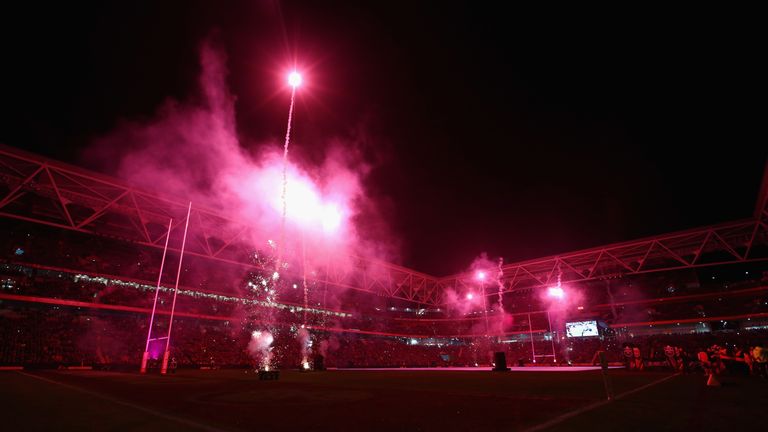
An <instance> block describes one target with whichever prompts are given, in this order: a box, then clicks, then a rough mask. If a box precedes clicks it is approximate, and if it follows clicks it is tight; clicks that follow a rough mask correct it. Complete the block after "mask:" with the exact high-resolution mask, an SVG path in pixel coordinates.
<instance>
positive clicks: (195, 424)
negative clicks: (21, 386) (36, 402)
mask: <svg viewBox="0 0 768 432" xmlns="http://www.w3.org/2000/svg"><path fill="white" fill-rule="evenodd" d="M17 373H19V374H21V375H25V376H28V377H31V378H34V379H38V380H41V381H45V382H47V383H51V384H56V385H59V386H62V387H66V388H68V389H70V390H75V391H78V392H81V393H85V394H87V395H91V396H95V397H97V398H100V399H104V400H107V401H109V402H112V403H115V404H118V405H123V406H127V407H130V408H133V409H137V410H139V411H143V412H145V413H148V414H152V415H154V416H157V417H161V418H163V419H166V420H171V421H174V422H177V423H181V424H183V425H186V426H192V427H195V428H198V429H203V430H206V431H212V432H226V431H225V430H224V429H218V428H215V427H212V426H208V425H204V424H202V423H198V422H195V421H192V420H187V419H185V418H181V417H176V416H173V415H169V414H165V413H162V412H160V411H155V410H153V409H150V408H146V407H143V406H141V405H136V404H133V403H130V402H125V401H121V400H119V399H115V398H112V397H110V396H106V395H103V394H101V393H97V392H94V391H91V390H86V389H84V388H81V387H77V386H74V385H71V384H66V383H63V382H59V381H56V380H52V379H49V378H44V377H41V376H38V375H33V374H30V373H27V372H17Z"/></svg>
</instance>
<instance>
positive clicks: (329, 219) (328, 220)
mask: <svg viewBox="0 0 768 432" xmlns="http://www.w3.org/2000/svg"><path fill="white" fill-rule="evenodd" d="M321 218H322V224H323V231H325V232H326V233H332V232H334V231H336V230H337V229H338V228H339V226H341V221H342V215H341V210H339V207H338V206H336V204H326V205H325V206H324V207H323V214H322V216H321Z"/></svg>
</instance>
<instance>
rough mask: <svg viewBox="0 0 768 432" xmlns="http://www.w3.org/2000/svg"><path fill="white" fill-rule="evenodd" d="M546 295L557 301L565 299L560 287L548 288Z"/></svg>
mask: <svg viewBox="0 0 768 432" xmlns="http://www.w3.org/2000/svg"><path fill="white" fill-rule="evenodd" d="M547 295H549V296H550V297H554V298H557V299H558V300H562V299H563V297H565V292H564V291H563V289H562V288H560V287H550V288H549V289H548V290H547Z"/></svg>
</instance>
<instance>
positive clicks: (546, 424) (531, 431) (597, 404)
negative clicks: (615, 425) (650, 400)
mask: <svg viewBox="0 0 768 432" xmlns="http://www.w3.org/2000/svg"><path fill="white" fill-rule="evenodd" d="M679 375H680V373H676V374H672V375H669V376H666V377H664V378H661V379H657V380H656V381H652V382H650V383H648V384H645V385H642V386H640V387H638V388H636V389H632V390H628V391H625V392H624V393H621V394H619V395H617V396H614V398H613V399H614V400H619V399H622V398H624V397H627V396H629V395H632V394H635V393H637V392H639V391H643V390H645V389H647V388H648V387H653V386H655V385H657V384H661V383H663V382H664V381H667V380H670V379H672V378H674V377H676V376H679ZM611 402H612V401H608V400H604V401H600V402H595V403H593V404H590V405H587V406H585V407H581V408H579V409H577V410H573V411H570V412H567V413H565V414H561V415H559V416H557V417H555V418H553V419H552V420H548V421H545V422H544V423H540V424H537V425H536V426H533V427H530V428H528V429H524V430H523V432H535V431H540V430H544V429H546V428H548V427H551V426H554V425H556V424H558V423H561V422H563V421H565V420H568V419H569V418H571V417H576V416H577V415H580V414H583V413H585V412H587V411H592V410H593V409H596V408H600V407H601V406H604V405H608V404H609V403H611Z"/></svg>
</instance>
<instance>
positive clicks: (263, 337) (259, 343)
mask: <svg viewBox="0 0 768 432" xmlns="http://www.w3.org/2000/svg"><path fill="white" fill-rule="evenodd" d="M274 340H275V339H274V337H273V336H272V333H270V332H268V331H260V330H256V331H254V332H253V333H251V341H250V342H249V343H248V351H249V352H250V353H251V355H252V356H253V357H254V359H255V360H256V361H258V362H259V363H260V366H261V368H262V369H264V370H265V371H268V370H269V369H270V365H271V362H272V346H271V345H272V342H273V341H274Z"/></svg>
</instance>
